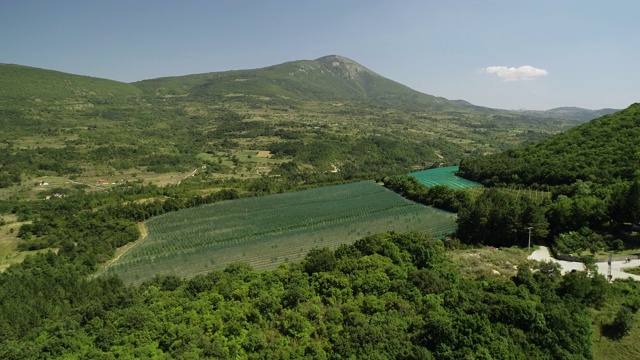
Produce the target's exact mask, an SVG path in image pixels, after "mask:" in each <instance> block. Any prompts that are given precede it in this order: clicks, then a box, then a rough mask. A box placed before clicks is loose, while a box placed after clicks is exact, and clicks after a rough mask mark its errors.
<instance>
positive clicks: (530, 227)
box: [527, 226, 533, 251]
mask: <svg viewBox="0 0 640 360" xmlns="http://www.w3.org/2000/svg"><path fill="white" fill-rule="evenodd" d="M527 229H529V251H531V229H533V227H532V226H529V227H528V228H527Z"/></svg>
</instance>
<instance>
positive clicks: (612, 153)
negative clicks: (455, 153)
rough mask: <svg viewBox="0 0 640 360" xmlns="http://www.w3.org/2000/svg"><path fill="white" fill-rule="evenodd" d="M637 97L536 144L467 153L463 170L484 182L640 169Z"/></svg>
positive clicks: (566, 178) (625, 173)
mask: <svg viewBox="0 0 640 360" xmlns="http://www.w3.org/2000/svg"><path fill="white" fill-rule="evenodd" d="M638 139H640V103H636V104H633V105H631V106H630V107H628V108H627V109H625V110H622V111H620V112H617V113H615V114H612V115H607V116H604V117H601V118H599V119H596V120H592V121H590V122H588V123H586V124H583V125H580V126H578V127H576V128H573V129H571V130H568V131H566V132H564V133H562V134H557V135H554V136H552V137H550V138H548V139H546V140H544V141H541V142H539V143H537V144H535V145H529V146H526V147H522V148H519V149H516V150H510V151H506V152H504V153H500V154H495V155H490V156H484V157H474V158H471V157H470V158H465V159H464V160H463V161H462V163H461V165H460V172H459V174H460V175H461V176H464V177H465V178H467V179H471V180H474V181H479V182H483V183H485V184H499V183H507V184H524V185H534V184H547V185H552V186H553V185H561V184H571V183H573V182H575V181H576V180H578V179H580V180H588V181H593V182H601V183H604V182H610V181H611V180H612V179H616V178H620V179H623V180H630V179H631V178H632V177H633V176H635V175H638V170H639V169H640V144H639V143H638Z"/></svg>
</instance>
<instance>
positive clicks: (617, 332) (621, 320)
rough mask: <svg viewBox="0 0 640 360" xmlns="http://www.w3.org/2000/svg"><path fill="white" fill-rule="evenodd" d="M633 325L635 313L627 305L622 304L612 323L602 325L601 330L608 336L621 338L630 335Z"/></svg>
mask: <svg viewBox="0 0 640 360" xmlns="http://www.w3.org/2000/svg"><path fill="white" fill-rule="evenodd" d="M632 327H633V313H632V312H631V310H629V308H627V307H626V306H622V307H621V308H620V310H618V312H617V313H616V317H615V318H614V319H613V321H612V322H611V323H609V324H604V325H602V328H601V331H602V333H603V334H604V335H605V336H606V337H609V338H611V339H614V340H620V339H622V338H623V337H625V336H627V335H629V333H630V332H631V328H632Z"/></svg>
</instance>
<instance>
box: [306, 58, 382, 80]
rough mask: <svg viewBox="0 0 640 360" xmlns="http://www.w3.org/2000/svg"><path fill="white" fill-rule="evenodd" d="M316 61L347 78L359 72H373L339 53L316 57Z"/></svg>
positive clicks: (357, 74) (355, 76)
mask: <svg viewBox="0 0 640 360" xmlns="http://www.w3.org/2000/svg"><path fill="white" fill-rule="evenodd" d="M316 61H317V62H319V63H321V64H323V65H324V66H326V67H327V68H328V69H329V70H331V71H332V72H338V73H339V74H340V75H342V76H344V77H345V78H347V79H350V80H354V79H356V78H358V76H359V75H360V74H361V73H370V74H375V73H374V72H373V71H371V70H369V69H367V68H366V67H364V66H362V65H360V64H358V63H357V62H355V61H353V60H351V59H348V58H346V57H343V56H339V55H329V56H323V57H321V58H319V59H316Z"/></svg>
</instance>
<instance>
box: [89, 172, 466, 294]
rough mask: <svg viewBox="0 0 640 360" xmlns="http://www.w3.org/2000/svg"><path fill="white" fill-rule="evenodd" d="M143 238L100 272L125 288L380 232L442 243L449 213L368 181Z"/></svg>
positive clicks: (264, 200) (206, 215) (258, 204)
mask: <svg viewBox="0 0 640 360" xmlns="http://www.w3.org/2000/svg"><path fill="white" fill-rule="evenodd" d="M147 228H148V229H149V235H148V236H147V237H146V238H145V239H144V240H142V241H141V242H140V243H139V244H137V246H135V247H133V248H132V249H131V250H129V251H128V252H126V253H125V254H123V255H122V256H121V257H120V258H119V259H118V260H117V261H114V262H113V263H112V264H110V265H109V266H107V267H105V268H104V269H103V270H102V271H101V272H100V274H99V275H102V274H117V275H119V276H120V277H121V278H122V279H123V281H125V282H126V283H140V282H142V281H145V280H148V279H151V278H153V277H154V276H155V275H176V276H180V277H192V276H195V275H198V274H202V273H206V272H209V271H211V270H214V269H220V268H224V267H226V266H227V265H228V264H230V263H232V262H246V263H248V264H249V265H251V266H252V267H253V268H254V269H258V270H267V269H273V268H276V267H277V266H278V265H279V264H281V263H283V262H296V261H300V260H302V259H303V258H304V257H305V255H306V254H307V253H308V252H309V250H311V249H313V248H322V247H327V248H330V249H335V248H337V247H338V246H339V245H341V244H346V243H353V242H354V241H355V240H357V239H360V238H362V237H365V236H368V235H372V234H376V233H381V232H386V231H396V232H406V231H420V232H425V233H430V234H432V235H433V236H434V237H436V238H442V237H444V236H446V235H448V234H450V233H453V232H454V231H455V230H456V222H455V214H452V213H449V212H446V211H442V210H438V209H435V208H432V207H429V206H424V205H420V204H417V203H414V202H412V201H409V200H407V199H404V198H403V197H401V196H399V195H397V194H396V193H394V192H392V191H390V190H387V189H385V188H384V187H382V186H380V185H377V184H376V183H374V182H372V181H366V182H359V183H353V184H345V185H337V186H328V187H323V188H318V189H311V190H304V191H297V192H292V193H283V194H277V195H269V196H262V197H252V198H244V199H238V200H232V201H224V202H219V203H215V204H208V205H203V206H199V207H195V208H189V209H183V210H180V211H176V212H171V213H167V214H164V215H161V216H158V217H155V218H152V219H150V220H149V221H148V222H147Z"/></svg>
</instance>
